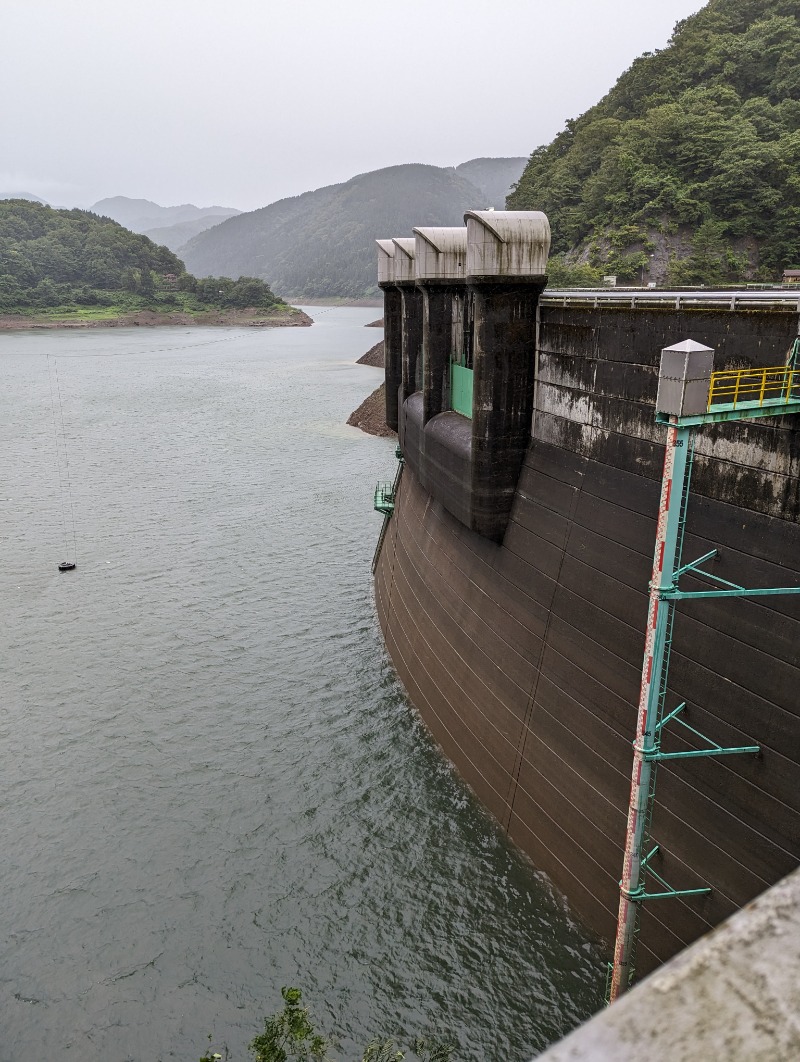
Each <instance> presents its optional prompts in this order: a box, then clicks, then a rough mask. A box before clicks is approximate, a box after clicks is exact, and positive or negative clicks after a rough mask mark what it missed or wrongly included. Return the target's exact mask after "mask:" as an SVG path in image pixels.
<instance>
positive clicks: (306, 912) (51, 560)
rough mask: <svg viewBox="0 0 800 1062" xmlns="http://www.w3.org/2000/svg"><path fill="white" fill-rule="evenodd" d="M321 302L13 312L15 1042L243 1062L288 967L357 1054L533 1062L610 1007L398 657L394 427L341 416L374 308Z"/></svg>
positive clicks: (7, 886)
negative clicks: (444, 1053)
mask: <svg viewBox="0 0 800 1062" xmlns="http://www.w3.org/2000/svg"><path fill="white" fill-rule="evenodd" d="M309 312H310V313H311V315H312V316H313V317H314V318H315V319H316V322H317V323H316V324H315V325H314V326H313V327H312V328H298V329H274V330H258V329H252V330H245V329H221V330H211V329H188V330H186V329H169V330H168V329H158V330H146V329H143V328H142V329H139V328H131V329H121V330H103V331H76V332H60V333H56V332H46V333H31V332H29V333H6V334H0V372H2V386H1V387H0V467H2V478H0V538H1V539H2V549H0V617H1V619H2V630H1V632H0V662H1V666H2V671H3V677H2V701H1V702H0V748H2V759H3V787H2V812H1V813H0V852H1V853H2V855H1V856H0V888H1V889H2V896H3V904H2V916H1V917H2V928H3V938H4V947H3V956H4V958H3V963H2V968H0V1028H1V1029H2V1033H1V1034H0V1062H42V1060H43V1059H45V1058H47V1059H64V1058H74V1059H76V1060H77V1059H80V1060H81V1062H125V1060H135V1062H140V1060H141V1062H153V1060H157V1059H178V1060H181V1062H184V1060H186V1062H196V1059H197V1058H199V1056H200V1054H202V1053H203V1051H204V1050H205V1048H207V1046H208V1040H207V1034H209V1033H210V1034H212V1035H213V1038H214V1039H213V1044H214V1046H215V1049H216V1050H218V1051H220V1052H221V1053H223V1057H228V1056H227V1055H226V1054H225V1051H226V1050H228V1051H229V1052H230V1058H231V1059H233V1060H236V1062H239V1060H242V1062H244V1060H246V1059H247V1058H249V1057H250V1056H249V1055H248V1053H247V1051H246V1046H245V1045H246V1044H247V1042H248V1041H249V1040H250V1039H251V1038H252V1036H253V1035H254V1034H255V1033H256V1032H258V1031H259V1029H260V1025H261V1018H262V1016H263V1015H265V1014H270V1013H272V1012H274V1011H275V1010H278V1009H279V1006H280V988H281V986H282V985H296V986H298V987H300V988H302V990H303V992H304V997H305V1000H306V1001H307V1002H308V1003H309V1005H310V1006H311V1008H312V1011H313V1013H314V1015H315V1016H316V1018H317V1020H318V1024H319V1025H320V1027H321V1028H322V1030H323V1031H324V1032H326V1033H335V1034H336V1036H337V1037H338V1039H339V1043H340V1047H339V1048H338V1049H337V1050H336V1051H334V1052H333V1056H334V1057H335V1058H337V1059H339V1060H351V1059H356V1058H359V1059H360V1057H361V1055H360V1054H359V1053H358V1048H359V1047H361V1048H363V1046H364V1045H365V1043H366V1041H367V1040H368V1039H369V1038H370V1036H372V1035H376V1034H382V1035H387V1036H388V1035H392V1036H397V1037H399V1038H400V1039H402V1040H403V1041H404V1042H408V1040H409V1039H410V1038H411V1037H412V1036H414V1035H416V1034H419V1033H422V1032H424V1031H430V1030H438V1031H439V1032H448V1033H450V1034H452V1036H453V1037H454V1038H455V1039H456V1040H457V1042H458V1050H457V1052H456V1057H457V1058H458V1059H459V1060H463V1062H479V1060H502V1062H522V1060H525V1059H529V1058H531V1057H532V1056H533V1055H534V1054H535V1053H537V1052H538V1051H539V1050H541V1049H542V1048H543V1047H544V1046H545V1045H546V1044H548V1043H549V1042H551V1041H553V1040H554V1039H556V1038H558V1037H559V1036H561V1035H563V1034H564V1033H565V1032H566V1031H568V1030H569V1029H570V1028H571V1027H573V1026H574V1025H575V1024H576V1023H577V1022H578V1021H580V1020H581V1019H583V1018H585V1017H587V1016H588V1015H589V1014H590V1013H591V1012H592V1011H593V1010H595V1009H596V1008H597V1007H598V1006H599V1004H600V992H601V986H600V982H601V976H602V975H601V968H602V962H601V956H600V954H599V951H598V950H597V948H596V947H595V946H594V945H592V944H590V943H587V940H586V935H585V933H584V932H583V931H582V929H581V927H580V926H578V925H576V924H575V923H574V922H573V921H572V920H571V919H570V917H569V912H568V911H567V909H566V908H565V906H564V904H563V902H562V901H561V899H560V898H559V897H558V896H557V895H556V894H555V893H554V892H553V890H552V889H551V887H550V886H549V884H548V882H547V881H546V880H545V879H544V878H543V877H542V876H541V875H538V874H537V873H536V872H535V871H534V870H533V868H531V867H530V865H529V864H528V863H526V862H525V861H524V860H523V859H522V858H521V857H520V856H519V855H518V854H517V853H516V852H515V851H513V850H512V849H511V848H510V847H509V846H508V845H507V844H506V842H505V841H504V839H503V838H502V836H501V835H500V833H499V831H498V830H497V829H496V828H495V827H494V825H493V824H492V823H491V822H490V821H488V820H487V818H486V817H485V816H484V815H483V813H482V812H481V810H480V808H479V807H478V806H477V804H476V802H475V801H474V800H473V798H472V797H471V795H470V793H469V792H468V791H467V790H466V789H465V787H464V786H463V785H462V784H461V782H460V781H459V779H458V778H457V776H455V774H454V773H453V772H452V770H451V769H450V768H449V767H448V765H447V764H446V763H445V762H444V761H443V760H442V758H441V757H440V754H439V752H438V751H437V749H436V747H435V746H434V745H433V743H432V742H431V740H430V739H429V738H428V736H427V734H426V733H425V731H424V730H423V728H422V727H421V725H420V724H419V723H418V722H417V720H416V718H415V716H414V713H413V711H412V710H411V709H410V708H409V706H408V704H407V702H406V700H405V698H404V695H403V691H402V689H401V688H400V687H399V685H398V683H397V681H396V679H395V678H394V676H393V672H392V669H391V667H390V665H389V663H388V661H387V658H386V655H385V652H384V650H383V647H382V643H381V638H380V632H379V630H378V628H377V624H376V621H375V618H374V609H373V603H372V588H371V577H370V561H371V558H372V552H373V549H374V545H375V542H376V539H377V535H378V531H379V527H380V518H379V517H378V516H377V515H376V514H375V513H374V512H373V511H372V508H371V505H372V490H373V487H374V483H375V481H376V480H377V479H379V478H384V479H385V478H390V477H391V475H392V474H393V470H394V464H395V462H394V443H393V442H390V441H388V440H381V439H374V438H371V437H368V436H366V435H363V434H362V433H361V432H359V431H357V430H356V429H353V428H349V427H347V426H346V425H345V423H344V422H345V420H346V418H347V416H348V414H349V413H350V412H351V410H353V409H355V408H356V406H357V405H358V404H359V402H360V401H361V400H362V399H363V397H364V396H365V395H366V394H367V393H368V392H369V391H370V390H371V389H372V388H373V387H375V386H376V385H377V383H378V382H379V379H380V376H381V372H380V370H376V369H370V368H366V367H363V366H357V365H355V364H354V360H355V358H357V357H358V356H359V355H360V354H362V353H363V352H364V351H365V350H366V349H367V348H368V347H369V346H371V345H372V343H374V342H375V340H376V339H377V338H378V337H379V336H380V333H379V332H376V331H375V330H373V329H366V330H365V328H364V327H363V326H364V325H365V324H366V323H367V322H368V321H370V320H371V319H372V318H374V317H375V316H376V311H375V310H369V309H368V310H360V309H339V308H337V309H333V310H331V309H325V310H318V311H315V310H314V309H310V310H309ZM47 355H50V358H49V359H48V357H47ZM48 366H49V372H48ZM50 381H52V382H53V385H54V387H53V396H54V398H55V406H54V409H53V407H52V406H51V391H50ZM59 395H60V402H59ZM54 411H55V419H54V417H53V412H54ZM62 411H63V429H62V420H61V414H62ZM64 444H65V445H64ZM67 459H68V468H67V464H66V461H67ZM59 475H60V477H61V481H62V483H63V487H64V490H63V496H64V497H65V499H67V501H66V503H65V505H64V506H62V502H61V497H62V492H61V488H60V485H59ZM67 475H68V476H69V482H70V484H71V496H72V509H73V510H74V523H75V529H76V544H77V562H78V567H77V569H76V570H75V571H74V572H68V573H63V574H62V573H59V572H58V571H57V569H56V565H57V563H58V562H59V561H61V560H62V559H65V557H67V556H68V555H69V554H70V553H71V552H72V547H71V518H72V513H71V512H70V511H69V500H68V499H69V492H68V490H67V486H66V477H67ZM64 516H65V518H66V525H67V538H68V539H69V540H70V541H69V542H68V544H67V547H66V552H65V545H64V532H63V528H62V517H64Z"/></svg>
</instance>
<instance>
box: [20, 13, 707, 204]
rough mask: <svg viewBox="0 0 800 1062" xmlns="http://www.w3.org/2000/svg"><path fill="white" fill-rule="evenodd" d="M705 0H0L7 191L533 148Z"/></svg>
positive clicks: (244, 178)
mask: <svg viewBox="0 0 800 1062" xmlns="http://www.w3.org/2000/svg"><path fill="white" fill-rule="evenodd" d="M701 7H703V2H702V0H607V2H605V3H603V2H600V0H558V2H554V0H395V2H388V0H338V2H337V0H293V2H280V3H279V2H275V0H2V2H0V40H2V60H0V98H1V99H2V101H3V104H2V107H0V192H9V191H26V192H31V193H33V194H35V195H39V196H41V197H42V198H44V199H47V200H48V201H49V202H52V203H54V204H55V205H67V206H73V205H76V206H88V205H90V204H92V203H94V202H96V201H97V200H98V199H101V198H104V197H106V196H112V195H126V196H131V197H137V198H138V197H141V198H145V199H153V200H155V201H156V202H158V203H161V204H162V205H165V206H171V205H174V204H178V203H186V202H192V203H195V204H196V205H198V206H210V205H212V204H220V205H223V206H236V207H239V208H241V209H245V210H252V209H255V208H256V207H260V206H265V205H266V204H267V203H270V202H273V201H274V200H276V199H280V198H282V197H284V196H289V195H296V194H298V193H300V192H304V191H307V190H309V189H312V188H319V187H322V186H323V185H326V184H333V183H335V182H337V181H343V180H347V178H349V177H352V176H353V175H354V174H357V173H364V172H366V171H368V170H375V169H379V168H380V167H383V166H391V165H395V164H398V163H403V162H427V163H433V164H434V165H437V166H452V165H457V164H458V163H460V162H465V161H466V160H467V159H470V158H476V157H479V156H486V155H489V156H501V155H503V156H505V155H524V156H527V155H529V154H530V152H531V151H532V150H533V149H534V148H535V147H537V146H538V145H539V144H542V143H546V142H547V141H548V140H550V139H551V138H552V137H553V136H554V135H555V134H556V133H557V132H558V131H559V130H560V129H561V128H562V127H563V125H564V122H565V120H566V119H567V118H572V117H576V116H577V115H578V114H580V113H582V112H583V111H585V110H586V109H587V108H588V107H590V106H591V105H592V104H593V103H595V102H596V101H597V100H598V99H599V98H600V97H601V96H602V95H603V94H604V93H605V92H606V91H607V90H608V89H609V88H610V87H611V85H613V83H614V81H615V80H616V79H617V77H618V76H619V74H620V73H622V71H623V70H625V69H626V68H627V67H628V66H630V64H631V62H632V61H633V60H634V59H635V58H636V56H637V55H640V54H641V53H642V52H644V51H653V50H655V49H657V48H663V47H664V46H665V45H666V43H667V41H668V39H669V37H670V34H671V32H672V29H673V26H674V24H675V22H676V21H677V20H678V19H681V18H685V17H686V16H687V15H690V14H693V13H694V12H695V11H698V10H700V8H701Z"/></svg>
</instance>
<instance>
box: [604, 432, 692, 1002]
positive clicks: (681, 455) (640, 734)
mask: <svg viewBox="0 0 800 1062" xmlns="http://www.w3.org/2000/svg"><path fill="white" fill-rule="evenodd" d="M689 437H690V429H689V428H679V427H677V424H676V418H675V417H673V418H672V423H670V425H669V427H668V429H667V445H666V450H665V452H664V473H663V477H662V480H661V502H660V505H659V510H658V526H657V529H656V544H655V552H654V555H653V575H652V578H651V580H650V607H649V610H648V614H647V633H646V636H645V645H644V664H643V667H642V684H641V688H640V693H639V711H638V716H637V720H636V740H635V742H634V744H633V774H632V777H631V795H630V802H629V805H628V828H627V833H626V837H625V858H624V862H623V866H622V880H621V881H620V900H619V915H618V918H617V938H616V943H615V945H614V962H613V969H612V974H611V990H610V993H609V1002H613V1001H614V1000H615V999H616V998H617V997H618V996H620V995H622V993H623V992H624V991H625V990H626V989H627V988H628V984H629V981H630V976H631V961H632V957H633V945H634V940H635V934H636V922H637V918H638V915H639V903H640V902H641V901H640V900H637V899H636V895H637V892H639V891H642V890H641V882H640V877H641V863H642V858H643V854H644V853H643V851H642V849H643V846H644V844H645V843H646V841H647V837H646V832H647V820H648V803H649V800H650V781H651V775H652V770H653V764H652V762H651V761H650V760H649V759H647V758H646V755H645V754H646V753H648V752H653V751H655V750H656V747H657V740H656V739H657V734H656V725H657V723H658V711H659V699H660V691H661V676H662V673H663V667H664V653H665V646H666V635H667V631H668V628H669V615H670V608H672V607H673V606H672V604H671V602H669V601H664V600H662V599H661V591H662V590H665V589H669V588H670V587H671V586H672V580H673V574H674V571H675V559H676V553H677V549H678V530H679V524H680V509H681V500H682V498H683V488H684V482H685V477H686V463H687V462H686V458H687V450H688V447H689Z"/></svg>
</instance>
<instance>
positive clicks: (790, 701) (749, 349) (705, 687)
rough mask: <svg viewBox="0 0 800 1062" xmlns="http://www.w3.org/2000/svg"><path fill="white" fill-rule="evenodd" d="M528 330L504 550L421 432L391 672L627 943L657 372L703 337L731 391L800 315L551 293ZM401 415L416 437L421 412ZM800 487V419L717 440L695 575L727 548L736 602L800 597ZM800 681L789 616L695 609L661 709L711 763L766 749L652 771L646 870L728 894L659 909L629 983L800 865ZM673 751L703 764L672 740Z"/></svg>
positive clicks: (797, 633)
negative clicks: (674, 713)
mask: <svg viewBox="0 0 800 1062" xmlns="http://www.w3.org/2000/svg"><path fill="white" fill-rule="evenodd" d="M631 301H634V302H635V300H631ZM530 327H531V337H530V338H531V345H532V348H535V353H534V355H533V356H534V359H535V362H534V366H533V403H532V405H533V414H532V422H531V426H530V434H529V437H528V442H527V446H526V449H525V453H524V457H523V460H522V466H521V470H520V472H519V476H518V478H517V480H516V486H515V489H514V492H513V500H512V503H511V508H510V514H509V516H508V520H507V524H506V526H505V530H504V532H503V533H502V536H501V537H499V538H497V539H496V540H492V538H491V537H489V536H487V535H486V534H480V533H478V532H476V530H475V529H474V528H471V527H470V526H468V523H467V522H465V520H464V519H463V516H462V517H461V518H459V516H460V514H459V510H458V507H457V505H454V504H453V503H452V498H450V497H449V495H448V491H450V490H451V487H450V485H449V484H448V482H447V477H443V479H442V482H441V483H438V482H437V476H436V466H435V464H433V463H432V462H431V461H430V460H426V457H425V451H426V446H427V445H428V444H427V441H426V436H425V433H426V432H428V431H429V427H430V425H424V430H423V429H422V427H419V428H418V429H417V430H414V431H409V432H407V433H406V435H405V438H404V439H403V445H404V451H405V459H406V463H405V471H404V474H403V476H402V478H401V481H400V485H399V489H398V492H397V496H396V498H395V508H394V515H393V517H392V519H391V521H390V523H389V526H388V530H387V534H386V538H385V540H384V544H383V548H382V551H381V553H380V556H379V559H378V563H377V567H376V570H375V597H376V605H377V612H378V617H379V620H380V623H381V627H382V629H383V633H384V637H385V641H386V645H387V649H388V651H389V654H390V656H391V659H392V661H393V663H394V666H395V668H396V670H397V673H398V675H399V677H400V679H401V680H402V682H403V684H404V686H405V688H406V690H407V692H408V695H409V697H410V699H411V701H412V702H413V704H414V705H415V707H416V708H417V709H418V711H419V712H420V714H421V716H422V718H423V720H424V721H425V723H426V724H427V726H428V727H429V729H430V730H431V732H432V734H433V736H434V737H435V739H436V740H437V741H438V743H439V744H440V745H441V747H442V749H443V751H444V753H445V754H446V756H447V757H448V758H449V759H450V760H452V762H453V763H454V764H455V765H456V767H457V769H458V770H459V772H460V773H461V775H462V776H463V777H464V778H465V780H466V781H467V782H468V783H469V785H470V786H471V787H472V788H473V790H474V791H475V793H476V794H477V796H478V797H479V799H480V800H481V801H482V803H483V804H484V805H485V807H486V808H487V809H488V810H489V812H490V813H491V814H492V815H493V816H494V817H495V818H496V819H497V821H498V822H499V823H500V824H501V826H502V827H503V829H504V830H505V831H506V832H507V833H508V835H509V836H510V838H511V839H512V840H513V841H514V842H515V843H516V844H517V845H518V846H519V847H520V848H521V849H522V850H523V851H524V852H526V853H527V854H528V855H529V856H530V858H531V860H532V861H533V863H534V864H535V865H536V866H537V867H538V868H540V869H542V870H544V871H545V872H546V873H547V874H548V875H549V876H550V877H551V878H552V880H553V881H554V883H555V884H556V885H557V886H558V887H559V888H560V889H561V890H562V891H563V892H564V893H565V894H566V896H567V897H568V899H569V901H570V903H571V905H572V907H573V909H574V910H575V912H576V913H577V914H578V915H579V917H581V919H582V920H583V921H584V922H585V924H586V925H587V926H588V927H589V928H590V929H591V930H592V931H593V932H595V933H596V934H598V935H599V936H600V937H602V938H605V939H606V940H609V941H610V940H612V939H613V935H614V930H615V924H616V916H617V907H618V903H619V879H620V872H621V865H622V855H623V847H624V840H625V827H626V814H627V802H628V795H629V790H630V772H631V761H632V750H631V742H632V740H633V737H634V734H635V731H636V711H637V703H638V698H639V686H640V679H641V668H642V654H643V647H644V630H645V623H646V618H647V605H648V599H647V592H648V580H649V578H650V573H651V567H652V557H653V543H654V540H655V533H656V516H657V510H658V502H659V490H660V481H661V472H662V465H663V456H664V433H665V429H664V428H663V427H662V426H660V425H658V424H657V423H656V422H655V419H654V408H655V399H656V389H657V382H658V365H659V356H660V351H661V350H662V348H664V347H667V346H669V345H671V344H673V343H676V342H679V341H681V340H683V339H686V338H691V339H693V340H696V341H698V342H700V343H703V344H705V345H707V346H709V347H712V348H714V351H715V355H714V368H715V369H723V368H736V367H745V366H768V365H781V364H784V363H785V359H786V353H787V348H789V347H790V346H791V343H792V341H793V340H794V338H795V337H796V336H797V334H798V312H797V305H796V304H791V303H790V304H786V305H779V304H764V306H757V307H755V308H745V309H742V308H736V307H735V306H734V308H725V307H723V306H715V307H714V306H712V307H710V308H709V307H707V306H702V305H700V306H697V305H696V306H691V307H688V308H687V307H684V306H681V305H680V299H677V300H675V301H674V302H673V303H670V302H669V300H660V301H656V302H655V304H650V305H644V306H637V305H630V304H628V305H626V304H625V302H624V301H623V300H617V301H613V300H609V301H604V300H602V299H600V300H598V299H596V298H595V299H592V298H591V297H588V296H587V297H586V298H585V299H581V298H577V297H574V296H570V297H566V296H565V297H564V298H563V299H560V298H558V297H555V296H549V295H548V294H547V292H545V294H544V295H543V296H542V297H541V298H540V300H539V304H538V311H537V320H536V321H535V322H534V323H533V324H532V325H531V326H530ZM400 404H401V407H402V406H403V405H404V404H405V405H406V407H407V412H408V413H409V416H411V418H412V420H414V423H416V424H419V425H422V421H423V417H422V415H421V413H415V404H416V406H417V407H419V409H420V410H421V408H422V394H421V393H416V394H414V393H411V394H409V397H408V398H407V399H406V400H405V403H403V402H402V401H401V403H400ZM399 416H400V420H401V424H402V418H403V412H402V408H401V410H400V414H399ZM457 416H458V414H457V413H455V412H449V413H446V414H443V417H444V418H445V420H447V418H449V419H450V420H452V418H454V417H457ZM436 420H437V418H434V420H433V421H432V422H431V423H432V424H434V425H435V424H436ZM463 430H466V429H463ZM444 434H445V435H446V433H444ZM462 434H463V431H462ZM440 435H442V432H440ZM441 445H442V446H444V447H445V448H446V438H445V441H444V442H443V443H441ZM420 470H422V471H423V473H424V474H422V475H421V474H420ZM799 490H800V435H799V434H798V425H797V418H796V417H795V416H786V417H783V418H774V419H770V420H764V421H760V422H758V423H731V424H725V425H717V426H713V427H708V428H703V429H701V430H700V431H698V432H697V435H696V458H695V466H694V476H693V480H692V495H691V503H690V508H689V516H688V523H687V528H686V539H685V546H684V559H685V560H690V559H692V558H694V557H696V556H700V555H702V554H704V553H707V552H708V551H709V550H711V549H717V550H718V554H717V557H716V558H715V560H714V562H713V572H714V574H715V575H717V576H719V577H720V578H722V579H727V580H730V581H731V582H734V583H738V584H742V585H745V586H753V587H757V586H794V585H800V524H798V517H799V516H800V509H799V508H798V507H799V506H800V494H799V493H798V492H799ZM798 668H800V602H799V601H798V599H797V598H795V597H786V598H780V597H773V598H761V599H750V600H736V601H722V600H705V601H703V600H701V601H692V602H682V603H681V604H680V606H679V607H678V611H677V619H676V623H675V630H674V640H673V644H672V662H671V670H670V678H669V689H668V692H667V706H668V708H670V709H672V708H674V707H675V706H676V705H678V704H679V703H680V702H681V701H686V703H687V710H686V716H685V718H686V720H687V722H689V723H690V724H691V725H692V726H693V727H695V728H696V729H697V730H699V731H701V732H702V733H703V734H707V735H709V736H710V737H711V739H712V740H713V741H716V742H718V743H719V744H721V745H726V746H728V745H732V746H740V745H752V744H757V745H760V746H761V752H760V753H759V754H758V755H757V756H752V755H747V756H744V755H741V756H729V757H725V758H719V759H710V758H697V759H687V760H683V761H673V762H671V763H666V764H662V765H661V766H660V767H659V771H658V792H657V801H656V804H655V810H654V815H653V821H652V831H651V834H652V837H653V840H654V842H657V843H658V844H659V846H660V850H659V853H658V855H657V857H656V858H655V859H654V861H653V864H652V865H653V868H654V869H655V870H656V871H657V872H658V873H659V874H661V875H663V876H664V878H666V879H667V880H668V881H669V882H670V884H671V885H673V886H674V887H675V888H700V887H703V886H706V885H708V886H710V887H711V889H712V892H711V893H710V894H709V895H704V896H694V897H685V898H680V899H669V900H660V901H651V902H648V903H646V904H644V905H643V910H642V918H641V934H640V940H639V944H638V955H637V972H638V973H645V972H647V971H648V970H650V969H653V968H654V967H655V966H657V965H658V964H659V963H661V962H663V961H664V960H666V959H668V958H669V957H671V956H672V955H674V954H675V953H676V952H678V951H680V950H681V949H682V948H683V947H685V946H686V945H688V944H690V943H691V942H692V941H693V940H695V939H696V938H697V937H698V936H700V935H701V934H703V933H705V932H706V931H707V930H709V929H711V928H712V927H714V926H715V925H717V924H718V923H719V922H721V921H722V920H723V919H725V918H727V917H728V916H730V915H731V914H732V913H733V912H735V911H736V910H737V909H739V908H740V907H742V906H743V905H744V904H746V903H748V902H749V901H750V900H751V899H753V897H755V896H757V895H758V894H759V893H761V892H762V891H763V890H764V889H766V888H767V887H769V886H770V885H772V884H774V883H775V882H777V881H778V880H780V879H781V878H782V877H783V876H784V875H786V874H787V873H789V872H790V871H792V870H793V869H794V868H795V867H796V866H797V864H798V861H800V786H798V784H797V782H798V779H800V762H799V761H800V719H799V718H798V715H799V714H800V706H799V705H798V689H800V671H799V670H798ZM664 744H665V747H667V745H668V746H669V748H670V749H672V750H676V751H678V750H690V749H692V748H697V747H698V742H697V739H695V738H694V737H693V735H692V734H691V733H690V732H689V731H685V730H683V728H680V727H678V728H677V729H676V730H674V731H670V734H669V736H668V737H666V738H665V741H664Z"/></svg>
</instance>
